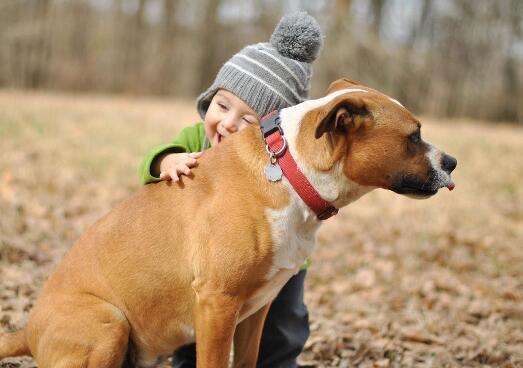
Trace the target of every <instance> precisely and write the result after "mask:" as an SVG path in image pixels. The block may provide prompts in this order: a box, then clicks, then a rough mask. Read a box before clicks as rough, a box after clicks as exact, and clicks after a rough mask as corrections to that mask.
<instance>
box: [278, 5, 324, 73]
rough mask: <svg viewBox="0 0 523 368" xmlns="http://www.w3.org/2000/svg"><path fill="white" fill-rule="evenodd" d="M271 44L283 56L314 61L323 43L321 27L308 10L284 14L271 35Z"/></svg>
mask: <svg viewBox="0 0 523 368" xmlns="http://www.w3.org/2000/svg"><path fill="white" fill-rule="evenodd" d="M271 44H272V45H274V47H276V49H277V50H278V52H279V53H280V54H282V55H283V56H286V57H289V58H291V59H295V60H298V61H303V62H307V63H311V62H313V61H314V60H315V59H316V57H317V56H318V54H319V52H320V49H321V47H322V44H323V38H322V34H321V29H320V26H319V25H318V23H317V22H316V20H315V19H314V18H313V17H311V16H310V15H308V14H307V13H306V12H296V13H293V14H289V15H286V16H284V17H283V18H282V19H281V20H280V22H279V23H278V25H277V26H276V29H275V30H274V32H273V34H272V36H271Z"/></svg>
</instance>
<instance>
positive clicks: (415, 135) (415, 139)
mask: <svg viewBox="0 0 523 368" xmlns="http://www.w3.org/2000/svg"><path fill="white" fill-rule="evenodd" d="M409 141H411V142H412V143H416V144H417V143H419V142H421V135H420V132H419V130H418V131H416V132H414V133H412V134H411V135H409Z"/></svg>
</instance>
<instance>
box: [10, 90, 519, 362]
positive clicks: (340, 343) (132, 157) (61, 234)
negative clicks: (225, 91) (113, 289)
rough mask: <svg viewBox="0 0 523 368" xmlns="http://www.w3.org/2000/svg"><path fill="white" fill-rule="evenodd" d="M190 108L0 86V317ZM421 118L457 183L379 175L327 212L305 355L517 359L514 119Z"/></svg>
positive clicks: (131, 184)
mask: <svg viewBox="0 0 523 368" xmlns="http://www.w3.org/2000/svg"><path fill="white" fill-rule="evenodd" d="M197 119H198V117H197V115H196V112H195V108H194V106H193V104H192V103H190V102H184V101H173V100H172V99H146V98H136V97H133V98H131V97H127V98H123V97H110V96H92V95H62V94H52V93H21V92H17V91H3V92H2V91H0V152H1V156H0V331H7V330H11V329H14V328H17V327H21V326H22V325H23V324H24V322H25V320H26V318H27V315H28V312H29V310H30V309H31V305H32V304H33V302H34V300H35V297H36V295H37V293H38V290H39V289H40V287H41V285H42V283H43V282H44V281H45V279H46V277H47V276H48V275H49V273H50V272H51V270H52V269H53V266H54V264H55V263H56V262H57V261H58V260H59V259H60V258H61V257H62V256H63V254H64V253H65V252H66V251H67V249H68V248H69V247H70V246H71V245H72V244H73V242H74V241H75V239H77V238H78V236H79V235H80V234H81V233H82V232H83V231H84V230H85V229H86V228H87V227H88V226H89V225H90V224H91V223H93V222H94V221H95V220H96V219H98V218H99V217H101V216H102V215H103V214H104V213H106V212H107V211H109V210H110V208H111V207H112V206H113V205H114V204H115V203H117V202H119V201H120V200H121V199H123V198H125V197H126V196H127V195H129V193H131V192H132V191H134V190H136V189H137V188H138V186H139V183H138V175H137V170H138V164H139V162H140V160H141V158H142V156H143V155H144V154H145V152H146V151H147V149H148V148H150V147H152V146H154V145H156V144H158V143H163V142H165V141H168V140H170V139H171V138H173V137H174V136H175V135H176V133H177V132H178V131H179V130H180V128H181V127H183V126H185V125H188V124H191V123H193V122H195V121H197ZM421 120H422V122H423V124H424V125H423V128H422V135H423V136H424V138H425V139H427V140H429V141H431V142H433V143H435V144H436V145H438V146H439V147H440V148H443V149H444V150H446V151H447V152H448V153H450V154H452V155H453V156H455V157H456V158H457V159H458V167H457V169H456V171H455V174H454V175H453V176H454V179H455V183H456V189H455V190H454V191H452V192H449V191H447V190H446V189H444V190H442V191H440V193H439V194H438V195H437V196H435V197H434V198H431V199H428V200H425V201H416V200H412V199H409V198H405V197H400V196H397V195H395V194H393V193H389V192H385V191H382V190H378V191H375V192H373V193H370V194H369V195H367V196H366V197H364V198H362V199H361V200H360V201H358V202H356V203H354V204H353V205H351V206H349V207H348V208H345V209H343V210H342V211H341V212H340V214H339V215H338V216H336V217H334V218H332V219H329V220H328V221H326V223H325V224H324V225H323V226H322V228H321V230H320V231H319V236H318V244H317V247H316V250H315V251H314V254H313V256H312V265H311V267H310V269H309V271H308V276H307V282H306V295H305V300H306V303H307V305H308V307H309V310H310V317H311V337H310V339H309V341H308V342H307V345H306V347H305V351H304V352H303V354H302V355H301V357H300V362H301V365H302V366H304V367H356V366H357V367H523V185H522V184H521V181H522V179H523V144H522V142H523V129H522V128H517V127H515V126H510V125H506V124H486V123H481V122H471V121H442V120H438V119H430V118H422V119H421ZM34 366H35V365H34V363H33V361H32V360H30V359H10V360H5V361H3V362H2V363H0V367H26V368H27V367H34Z"/></svg>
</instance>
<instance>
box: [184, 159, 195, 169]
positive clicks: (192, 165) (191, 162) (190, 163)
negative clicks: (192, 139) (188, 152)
mask: <svg viewBox="0 0 523 368" xmlns="http://www.w3.org/2000/svg"><path fill="white" fill-rule="evenodd" d="M197 163H198V160H196V159H195V158H188V159H187V161H185V164H186V165H187V166H188V167H194V166H196V164H197Z"/></svg>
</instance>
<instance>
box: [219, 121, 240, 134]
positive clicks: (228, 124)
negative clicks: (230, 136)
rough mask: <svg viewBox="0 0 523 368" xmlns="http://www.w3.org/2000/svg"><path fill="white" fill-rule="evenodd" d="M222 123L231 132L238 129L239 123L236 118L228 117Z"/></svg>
mask: <svg viewBox="0 0 523 368" xmlns="http://www.w3.org/2000/svg"><path fill="white" fill-rule="evenodd" d="M222 125H223V127H224V128H225V129H227V131H228V132H229V133H234V132H236V131H237V130H238V124H237V123H236V121H235V119H234V118H228V119H224V120H222Z"/></svg>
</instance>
